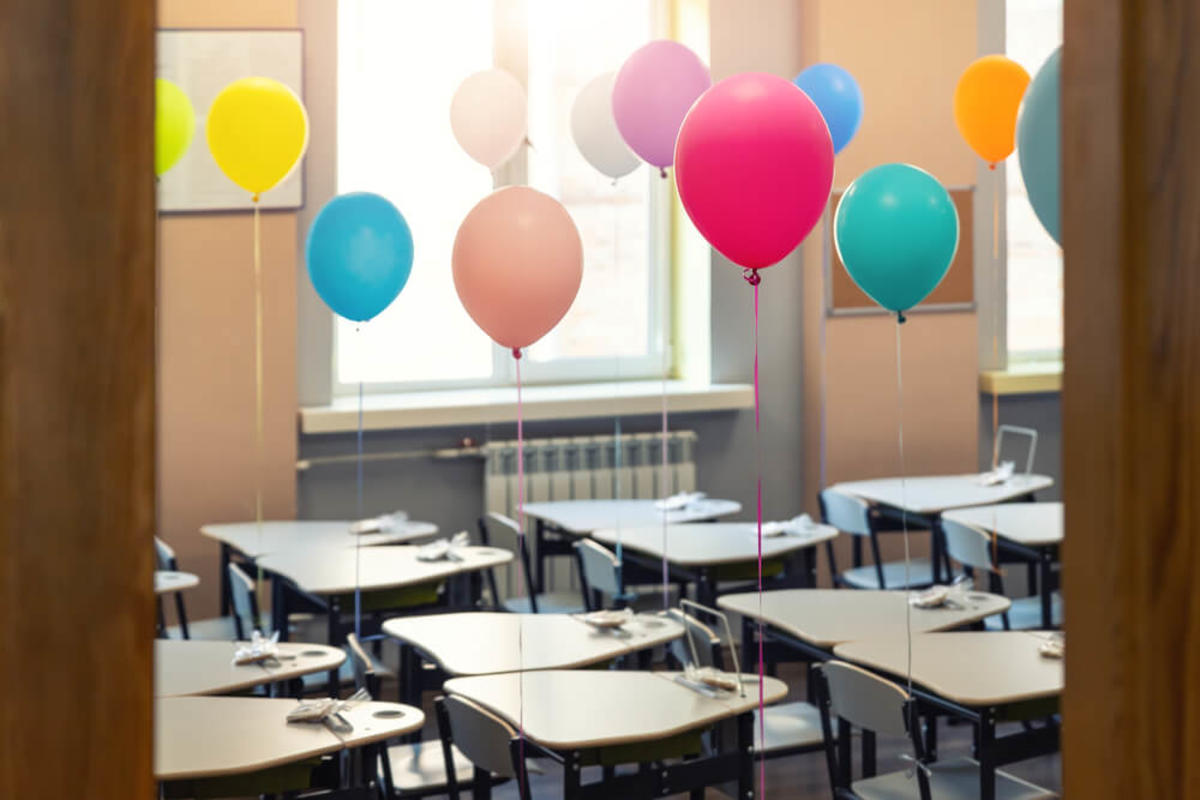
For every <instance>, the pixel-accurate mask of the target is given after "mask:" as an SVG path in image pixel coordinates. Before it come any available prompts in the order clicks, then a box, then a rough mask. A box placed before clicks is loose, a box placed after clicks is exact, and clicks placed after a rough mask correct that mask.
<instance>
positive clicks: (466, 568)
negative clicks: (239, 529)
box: [258, 545, 513, 595]
mask: <svg viewBox="0 0 1200 800" xmlns="http://www.w3.org/2000/svg"><path fill="white" fill-rule="evenodd" d="M419 550H420V548H419V547H412V546H408V545H383V546H380V547H364V548H362V549H356V548H352V547H349V548H348V547H324V548H316V547H309V548H304V549H302V550H292V551H289V552H282V553H271V554H269V555H266V556H263V557H262V558H260V559H259V560H258V564H259V566H260V567H262V568H263V569H264V570H268V571H270V572H274V573H277V574H279V575H283V576H284V577H286V578H289V579H291V580H292V581H294V582H295V583H296V585H297V586H299V587H300V588H301V589H303V590H304V591H306V592H310V593H312V594H316V595H330V594H345V593H347V592H353V591H354V590H355V589H356V588H361V589H362V590H363V591H376V590H379V589H395V588H398V587H401V586H414V585H416V584H420V583H428V582H430V581H438V580H443V579H445V578H449V577H450V576H452V575H459V574H462V573H465V572H478V571H479V570H484V569H488V568H489V567H496V566H500V565H501V564H507V563H508V562H509V561H512V558H513V554H512V552H511V551H509V550H501V549H499V548H496V547H463V548H459V549H458V551H457V552H458V553H460V554H461V556H462V560H461V561H450V560H445V561H418V560H417V552H418V551H419ZM356 561H357V562H358V564H357V566H356V564H355V562H356Z"/></svg>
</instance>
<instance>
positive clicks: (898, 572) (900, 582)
mask: <svg viewBox="0 0 1200 800" xmlns="http://www.w3.org/2000/svg"><path fill="white" fill-rule="evenodd" d="M908 575H909V577H908V585H907V586H905V583H904V562H903V561H889V562H887V563H886V564H884V565H883V580H884V583H886V586H885V587H883V588H887V589H905V588H908V589H919V588H921V587H924V586H932V585H933V566H932V564H931V563H930V561H929V559H928V558H914V559H912V561H911V562H910V566H909V569H908ZM839 578H840V579H841V581H842V583H844V584H846V585H847V586H850V587H852V588H854V589H879V588H881V587H880V586H879V576H878V574H877V573H876V571H875V565H874V564H867V565H865V566H862V567H854V568H853V569H847V570H843V571H842V573H841V574H840V575H839Z"/></svg>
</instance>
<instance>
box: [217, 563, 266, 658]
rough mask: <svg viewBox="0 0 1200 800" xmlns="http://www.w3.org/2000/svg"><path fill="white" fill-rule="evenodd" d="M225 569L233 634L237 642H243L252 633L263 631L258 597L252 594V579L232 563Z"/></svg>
mask: <svg viewBox="0 0 1200 800" xmlns="http://www.w3.org/2000/svg"><path fill="white" fill-rule="evenodd" d="M226 569H227V570H228V574H229V600H230V609H229V610H230V612H231V616H232V617H233V630H234V634H235V635H236V636H237V638H238V640H239V641H245V640H246V639H249V638H250V634H251V633H252V632H253V631H255V630H264V627H263V624H262V615H261V614H259V610H258V597H257V595H255V593H254V579H253V578H251V577H250V576H249V575H247V574H246V572H245V570H243V569H242V568H241V567H239V566H238V565H237V564H234V563H232V562H230V563H229V564H227V565H226Z"/></svg>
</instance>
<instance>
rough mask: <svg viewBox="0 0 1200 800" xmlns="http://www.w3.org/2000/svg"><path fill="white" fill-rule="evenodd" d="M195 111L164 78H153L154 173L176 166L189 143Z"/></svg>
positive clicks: (159, 173)
mask: <svg viewBox="0 0 1200 800" xmlns="http://www.w3.org/2000/svg"><path fill="white" fill-rule="evenodd" d="M195 132H196V112H195V111H194V110H193V109H192V101H191V100H189V99H188V96H187V95H186V94H184V91H183V89H180V88H179V87H178V86H176V85H175V84H174V83H171V82H170V81H169V80H167V79H166V78H158V79H156V80H155V81H154V174H155V175H158V176H160V177H161V176H162V174H163V173H164V172H166V171H167V170H169V169H170V168H171V167H173V166H175V163H176V162H177V161H179V159H181V158H183V154H184V153H186V152H187V149H188V147H189V146H191V144H192V136H193V134H195Z"/></svg>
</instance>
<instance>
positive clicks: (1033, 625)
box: [983, 592, 1063, 631]
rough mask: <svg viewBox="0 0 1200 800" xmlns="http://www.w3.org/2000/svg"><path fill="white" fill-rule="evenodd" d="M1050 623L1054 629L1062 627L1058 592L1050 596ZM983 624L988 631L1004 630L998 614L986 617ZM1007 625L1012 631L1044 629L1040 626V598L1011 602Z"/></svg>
mask: <svg viewBox="0 0 1200 800" xmlns="http://www.w3.org/2000/svg"><path fill="white" fill-rule="evenodd" d="M1050 621H1051V623H1052V624H1053V625H1054V627H1056V628H1061V627H1062V624H1063V608H1062V595H1061V594H1059V593H1058V592H1053V593H1051V595H1050ZM983 624H984V625H985V626H987V629H988V630H990V631H998V630H1003V629H1004V621H1003V619H1002V618H1001V616H1000V615H999V614H997V615H995V616H992V617H988V618H987V619H985V620H984V621H983ZM1008 624H1009V626H1010V627H1011V628H1012V629H1013V630H1014V631H1020V630H1036V629H1040V628H1043V627H1045V626H1044V625H1042V598H1041V597H1040V596H1034V597H1018V598H1017V599H1015V600H1013V601H1012V606H1011V607H1010V608H1009V609H1008Z"/></svg>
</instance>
